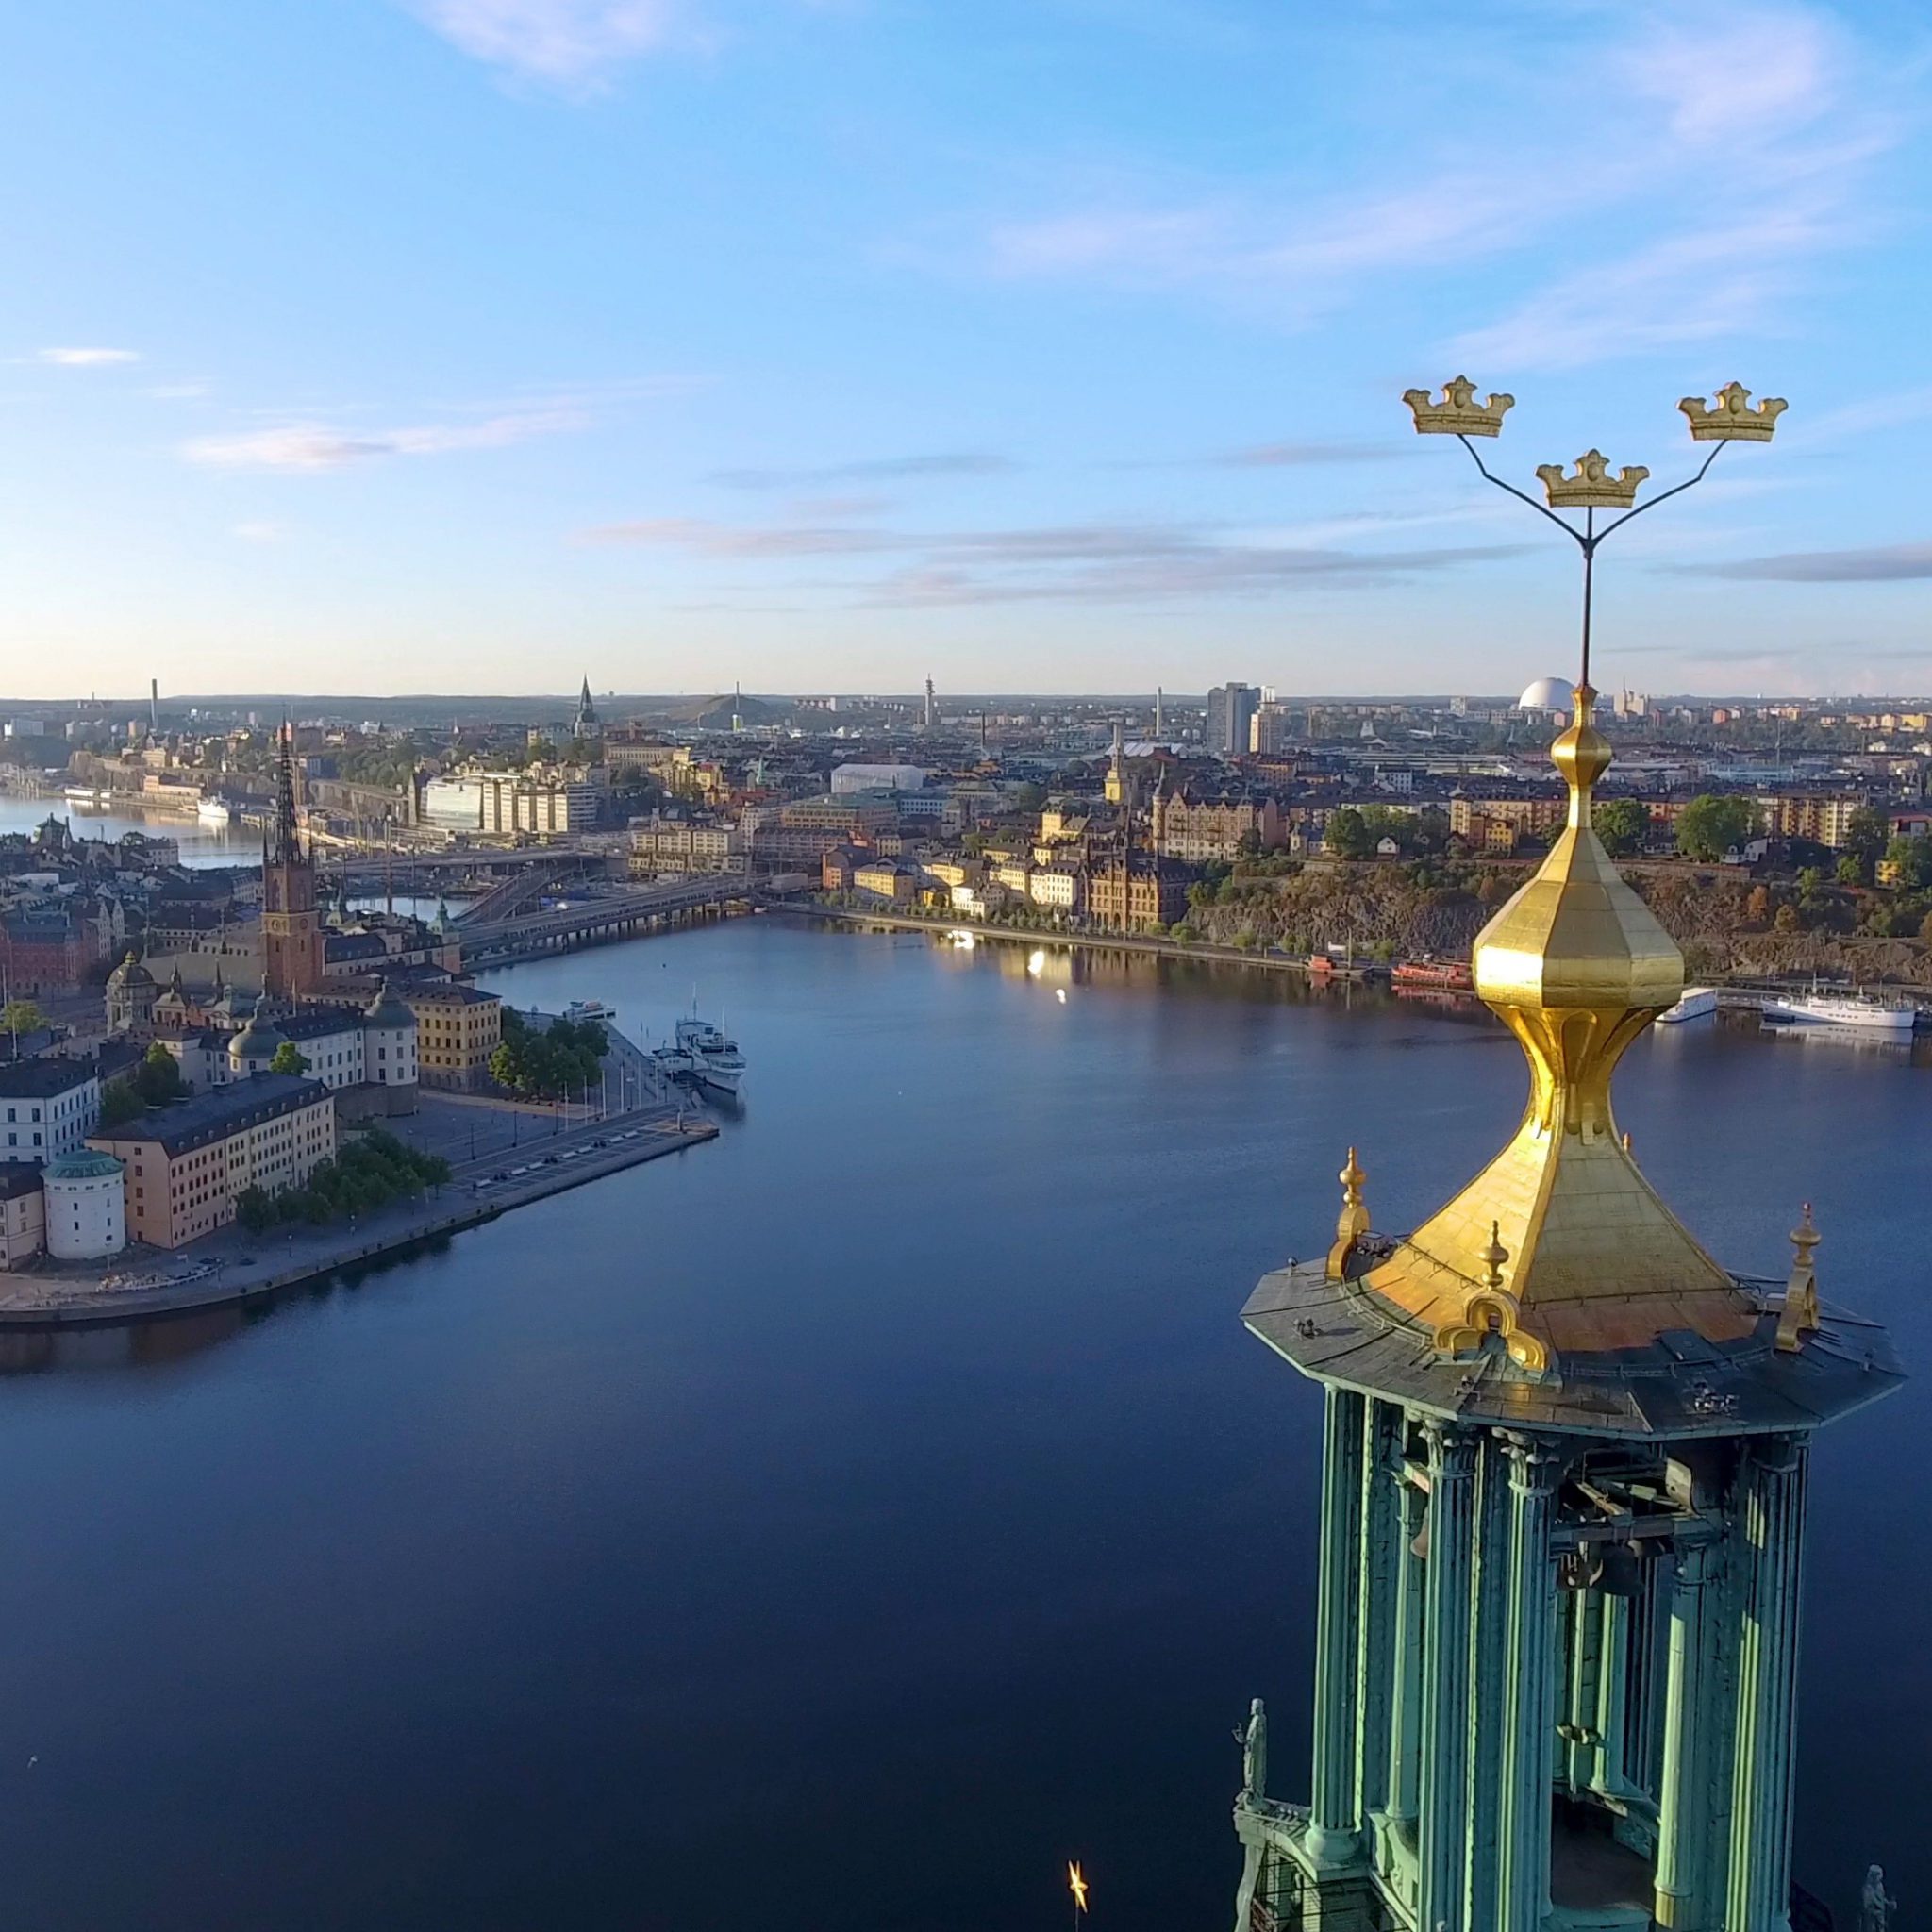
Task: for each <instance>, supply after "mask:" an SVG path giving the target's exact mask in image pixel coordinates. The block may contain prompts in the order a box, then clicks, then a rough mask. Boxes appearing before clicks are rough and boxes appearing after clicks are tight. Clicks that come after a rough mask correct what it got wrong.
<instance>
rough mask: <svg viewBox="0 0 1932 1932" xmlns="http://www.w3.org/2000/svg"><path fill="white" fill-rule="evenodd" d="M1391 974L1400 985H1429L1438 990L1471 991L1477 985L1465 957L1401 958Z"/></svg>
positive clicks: (1433, 989) (1392, 968) (1428, 986)
mask: <svg viewBox="0 0 1932 1932" xmlns="http://www.w3.org/2000/svg"><path fill="white" fill-rule="evenodd" d="M1389 976H1390V977H1391V979H1392V980H1394V982H1395V984H1396V985H1397V986H1398V987H1405V986H1414V987H1427V988H1429V989H1430V990H1431V991H1436V992H1470V991H1474V986H1475V979H1474V974H1472V973H1471V971H1470V967H1469V962H1468V961H1467V960H1465V959H1399V960H1397V961H1396V963H1395V964H1394V966H1392V967H1391V969H1390V974H1389Z"/></svg>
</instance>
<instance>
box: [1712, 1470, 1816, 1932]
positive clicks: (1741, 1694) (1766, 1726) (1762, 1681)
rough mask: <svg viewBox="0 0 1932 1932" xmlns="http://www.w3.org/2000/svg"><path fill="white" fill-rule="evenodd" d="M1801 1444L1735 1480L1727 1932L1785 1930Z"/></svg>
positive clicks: (1802, 1476)
mask: <svg viewBox="0 0 1932 1932" xmlns="http://www.w3.org/2000/svg"><path fill="white" fill-rule="evenodd" d="M1805 1455H1806V1444H1805V1442H1804V1441H1803V1440H1802V1439H1800V1438H1796V1437H1790V1436H1776V1437H1771V1438H1768V1439H1767V1440H1765V1441H1761V1442H1754V1443H1752V1444H1751V1445H1750V1447H1749V1449H1748V1450H1747V1451H1746V1453H1745V1460H1744V1467H1743V1470H1742V1472H1741V1473H1740V1477H1739V1507H1738V1519H1739V1522H1738V1555H1739V1557H1740V1560H1741V1563H1742V1567H1743V1574H1742V1576H1741V1578H1740V1582H1741V1585H1742V1589H1741V1593H1740V1606H1739V1607H1740V1612H1741V1627H1740V1631H1739V1641H1738V1714H1737V1753H1736V1757H1735V1761H1734V1763H1733V1766H1732V1772H1731V1869H1730V1900H1729V1912H1730V1916H1729V1917H1728V1918H1727V1919H1726V1921H1725V1926H1726V1932H1789V1928H1790V1896H1791V1741H1792V1732H1793V1730H1794V1728H1795V1723H1796V1716H1797V1713H1796V1710H1795V1708H1794V1705H1795V1698H1794V1696H1793V1691H1794V1689H1795V1685H1796V1678H1797V1668H1798V1582H1799V1572H1800V1568H1801V1563H1802V1557H1803V1554H1804V1536H1805Z"/></svg>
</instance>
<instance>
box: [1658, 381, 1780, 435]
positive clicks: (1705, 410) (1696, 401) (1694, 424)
mask: <svg viewBox="0 0 1932 1932" xmlns="http://www.w3.org/2000/svg"><path fill="white" fill-rule="evenodd" d="M1677 407H1678V408H1680V409H1682V410H1683V412H1684V415H1685V417H1686V419H1687V420H1688V421H1689V423H1690V425H1691V441H1692V442H1769V441H1771V436H1772V431H1773V430H1774V429H1775V428H1776V427H1777V419H1778V418H1779V417H1780V416H1782V415H1783V414H1784V412H1785V410H1786V408H1788V407H1789V406H1788V405H1787V403H1786V402H1785V399H1784V398H1783V397H1782V396H1766V397H1765V398H1764V400H1763V401H1762V402H1761V403H1759V404H1758V405H1757V408H1755V409H1754V408H1752V407H1751V391H1749V390H1748V389H1746V388H1745V387H1744V385H1743V384H1742V383H1741V382H1727V383H1725V384H1724V388H1722V389H1721V390H1719V391H1718V392H1717V408H1711V407H1710V405H1709V404H1708V403H1707V402H1706V401H1705V400H1704V398H1703V397H1702V396H1686V397H1685V398H1684V400H1683V401H1682V402H1681V403H1679V404H1678V405H1677Z"/></svg>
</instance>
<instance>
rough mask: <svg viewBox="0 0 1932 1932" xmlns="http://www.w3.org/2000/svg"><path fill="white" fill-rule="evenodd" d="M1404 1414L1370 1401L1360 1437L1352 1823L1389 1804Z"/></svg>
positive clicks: (1387, 1404)
mask: <svg viewBox="0 0 1932 1932" xmlns="http://www.w3.org/2000/svg"><path fill="white" fill-rule="evenodd" d="M1404 1433H1405V1430H1404V1419H1403V1413H1402V1409H1401V1407H1399V1406H1398V1405H1397V1404H1395V1403H1392V1402H1371V1403H1369V1405H1368V1421H1367V1425H1366V1433H1365V1435H1364V1438H1363V1443H1362V1534H1361V1573H1360V1575H1359V1577H1358V1579H1357V1594H1358V1597H1359V1601H1360V1604H1361V1610H1360V1619H1359V1622H1360V1630H1359V1635H1358V1641H1357V1648H1356V1693H1355V1694H1356V1802H1357V1824H1362V1825H1366V1824H1367V1823H1368V1814H1369V1813H1370V1812H1371V1811H1384V1810H1387V1809H1388V1806H1389V1777H1390V1752H1389V1741H1390V1740H1389V1709H1390V1700H1391V1692H1392V1689H1393V1687H1392V1685H1391V1681H1390V1680H1391V1676H1392V1675H1393V1672H1394V1660H1395V1617H1396V1605H1395V1589H1396V1572H1397V1565H1398V1562H1399V1559H1400V1551H1399V1548H1398V1545H1399V1541H1400V1538H1401V1533H1402V1495H1401V1491H1402V1488H1403V1481H1402V1451H1403V1437H1404Z"/></svg>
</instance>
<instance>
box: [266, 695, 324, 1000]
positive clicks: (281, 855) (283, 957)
mask: <svg viewBox="0 0 1932 1932" xmlns="http://www.w3.org/2000/svg"><path fill="white" fill-rule="evenodd" d="M322 975H323V931H322V913H321V911H320V909H319V908H318V907H317V904H316V891H315V856H314V854H313V853H311V852H310V851H308V848H307V847H306V846H305V845H304V844H303V841H302V831H301V826H300V825H299V824H298V823H297V821H296V817H295V743H294V732H293V729H292V727H291V725H289V724H286V723H285V724H283V725H282V728H281V731H280V733H279V735H278V736H277V738H276V741H275V828H274V831H273V832H272V833H271V834H270V835H268V838H267V840H266V841H264V843H263V846H262V853H261V985H262V991H264V992H266V993H269V994H270V995H272V996H273V997H274V998H276V999H283V1000H299V999H301V998H303V997H304V996H305V995H307V994H308V993H311V992H314V991H316V990H317V989H318V988H319V987H320V986H321V985H322Z"/></svg>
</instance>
